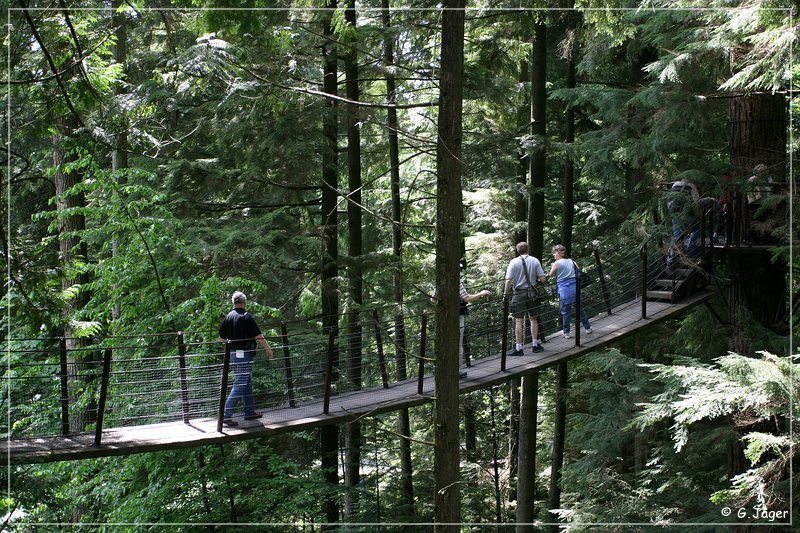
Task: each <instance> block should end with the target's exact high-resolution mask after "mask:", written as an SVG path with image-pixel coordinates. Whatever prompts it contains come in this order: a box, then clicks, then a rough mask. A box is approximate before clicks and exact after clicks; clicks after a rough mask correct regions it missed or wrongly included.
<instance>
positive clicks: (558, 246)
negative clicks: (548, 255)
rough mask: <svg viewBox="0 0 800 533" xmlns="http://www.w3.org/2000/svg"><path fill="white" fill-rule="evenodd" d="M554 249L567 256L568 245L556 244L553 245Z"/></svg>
mask: <svg viewBox="0 0 800 533" xmlns="http://www.w3.org/2000/svg"><path fill="white" fill-rule="evenodd" d="M553 251H554V252H558V253H560V254H561V255H563V256H564V257H567V247H566V246H564V245H563V244H556V245H555V246H553Z"/></svg>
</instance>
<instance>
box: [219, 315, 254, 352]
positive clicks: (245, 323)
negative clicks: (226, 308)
mask: <svg viewBox="0 0 800 533" xmlns="http://www.w3.org/2000/svg"><path fill="white" fill-rule="evenodd" d="M257 335H261V330H260V329H259V327H258V324H256V320H255V319H254V318H253V315H251V314H250V313H248V312H247V311H245V310H244V309H240V308H235V309H233V310H232V311H231V312H230V313H228V315H227V316H226V317H225V319H224V320H223V321H222V324H220V326H219V336H220V337H222V338H223V339H226V340H230V341H233V342H231V350H255V348H256V341H255V340H253V338H254V337H256V336H257ZM239 339H245V340H239Z"/></svg>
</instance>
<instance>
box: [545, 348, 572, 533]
mask: <svg viewBox="0 0 800 533" xmlns="http://www.w3.org/2000/svg"><path fill="white" fill-rule="evenodd" d="M556 379H557V383H556V410H555V421H554V424H553V453H552V456H551V457H552V460H551V462H550V490H549V491H548V492H549V494H548V498H547V507H548V509H560V508H561V468H562V467H563V466H564V441H565V439H566V436H567V384H568V381H567V380H568V374H567V363H559V365H558V366H557V367H556ZM550 521H551V522H558V517H557V516H556V515H555V514H553V513H551V515H550ZM558 529H559V528H558V526H554V527H553V530H554V531H558Z"/></svg>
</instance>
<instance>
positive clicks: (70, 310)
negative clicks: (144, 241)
mask: <svg viewBox="0 0 800 533" xmlns="http://www.w3.org/2000/svg"><path fill="white" fill-rule="evenodd" d="M56 125H57V133H55V134H54V135H53V167H54V168H55V173H54V175H53V180H54V183H55V191H56V198H57V201H56V210H57V211H58V213H59V222H58V250H59V254H60V256H61V264H62V277H61V289H62V291H65V292H66V291H70V292H72V291H75V292H74V295H73V296H71V297H68V298H66V299H65V300H64V311H63V312H64V337H65V339H66V346H67V353H68V362H67V373H68V377H67V380H68V381H69V383H70V385H69V391H70V398H69V404H70V405H75V404H76V403H77V402H78V398H77V397H75V396H73V393H74V392H75V391H77V390H79V389H83V388H84V387H83V384H82V383H81V378H79V375H81V374H85V371H86V370H87V368H89V367H91V366H92V364H93V361H92V357H91V355H87V354H85V353H82V352H80V351H78V349H79V348H80V346H81V344H82V343H81V341H80V340H79V339H77V338H76V337H75V332H74V329H73V327H72V320H73V319H74V318H75V316H76V315H77V314H78V313H79V312H80V310H81V309H83V307H84V306H85V305H86V303H87V302H88V292H87V290H88V282H89V276H88V274H86V272H85V270H84V267H77V265H80V264H84V265H85V264H87V261H88V248H87V245H86V243H85V242H84V241H82V240H81V238H80V234H81V233H82V232H83V231H84V230H85V229H86V219H85V217H84V216H83V214H82V213H81V210H82V209H83V208H84V207H86V199H85V197H84V194H83V193H78V194H71V193H70V191H71V190H72V189H73V188H74V187H76V186H77V185H79V184H80V182H81V180H82V179H83V177H82V176H81V174H79V173H78V172H76V171H74V170H73V171H67V170H66V168H65V165H66V164H67V163H68V160H67V157H68V156H67V154H66V153H65V151H64V147H65V144H66V141H67V139H68V138H69V137H70V135H72V129H73V124H72V123H71V120H69V119H65V118H58V119H56ZM76 267H77V268H76ZM93 412H94V401H91V400H90V402H89V405H88V406H87V407H86V408H84V409H82V410H77V409H76V410H74V411H73V412H72V415H71V416H70V420H69V425H70V427H69V429H70V432H81V431H83V430H84V429H85V428H86V424H88V423H90V422H92V421H93V420H94V417H93V415H92V413H93Z"/></svg>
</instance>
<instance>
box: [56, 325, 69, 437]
mask: <svg viewBox="0 0 800 533" xmlns="http://www.w3.org/2000/svg"><path fill="white" fill-rule="evenodd" d="M58 347H59V351H60V352H61V356H60V357H61V376H60V377H61V434H62V435H68V434H69V382H68V380H67V372H68V368H67V339H65V338H64V337H61V338H60V339H59V340H58Z"/></svg>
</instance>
